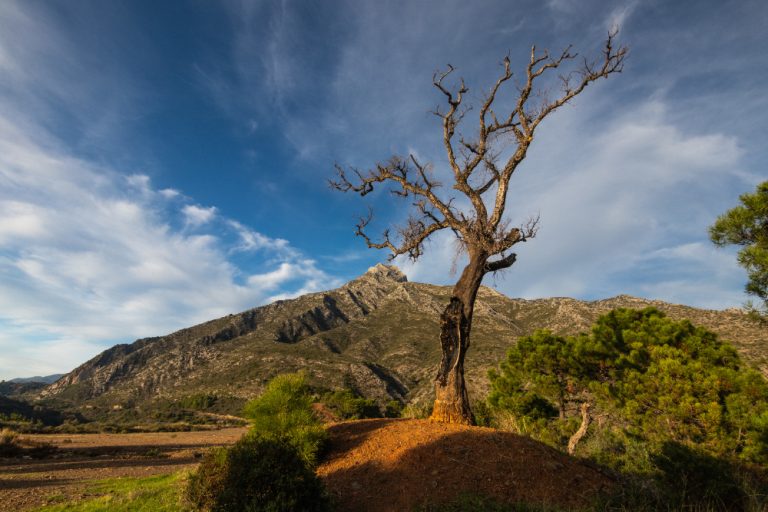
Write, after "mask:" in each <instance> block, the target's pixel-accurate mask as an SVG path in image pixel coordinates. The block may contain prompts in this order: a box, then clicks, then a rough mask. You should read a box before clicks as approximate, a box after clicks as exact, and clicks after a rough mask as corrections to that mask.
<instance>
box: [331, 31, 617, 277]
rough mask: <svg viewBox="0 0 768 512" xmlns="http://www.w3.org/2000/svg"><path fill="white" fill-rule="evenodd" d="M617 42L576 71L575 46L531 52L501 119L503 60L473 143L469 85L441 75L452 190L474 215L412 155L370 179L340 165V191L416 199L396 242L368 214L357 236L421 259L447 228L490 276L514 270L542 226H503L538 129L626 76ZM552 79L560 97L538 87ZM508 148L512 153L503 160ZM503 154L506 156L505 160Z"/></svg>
mask: <svg viewBox="0 0 768 512" xmlns="http://www.w3.org/2000/svg"><path fill="white" fill-rule="evenodd" d="M616 35H617V33H616V32H615V31H614V32H610V33H609V34H608V37H607V39H606V41H605V44H604V47H603V50H602V52H601V55H600V57H599V58H598V59H596V60H595V61H590V60H588V59H584V60H583V63H581V64H576V67H575V68H574V67H572V66H569V64H571V63H573V62H575V60H576V58H577V57H578V54H577V53H575V52H573V51H572V48H571V46H568V47H566V48H565V49H563V50H562V51H561V52H559V53H557V54H550V53H549V51H547V50H543V51H539V50H537V48H536V47H535V46H533V47H531V52H530V57H529V59H528V62H527V64H526V65H525V68H524V78H523V83H522V84H519V85H518V86H517V93H518V94H517V98H516V100H515V102H514V103H513V106H512V108H511V109H510V110H509V111H507V112H505V113H503V112H501V111H500V108H499V107H498V105H497V100H498V98H499V94H500V92H501V91H502V90H503V89H504V88H505V86H506V85H507V84H508V83H510V81H511V79H512V77H513V73H512V65H511V61H510V58H509V55H507V56H505V57H504V59H503V60H502V62H501V66H502V71H501V73H500V74H499V76H498V78H497V79H496V81H495V82H494V83H493V85H492V86H491V87H490V89H489V90H488V92H487V94H485V96H484V97H483V99H482V102H481V103H480V106H479V112H478V125H477V128H476V129H477V131H476V132H475V135H474V136H473V137H465V136H464V135H459V136H457V130H458V127H459V125H460V124H462V121H463V120H464V116H465V114H466V113H467V112H469V111H470V110H471V106H468V105H465V104H464V100H465V97H466V94H467V92H468V91H469V88H468V87H467V85H466V84H465V82H464V80H463V79H459V81H458V84H455V85H454V86H451V85H448V84H447V82H448V79H449V77H451V75H452V74H453V73H454V72H455V69H454V67H453V66H451V65H450V64H449V65H448V66H447V68H446V69H445V70H444V71H438V72H435V73H434V75H433V76H432V83H433V85H434V87H435V88H436V89H437V90H438V91H440V93H441V94H442V95H443V96H444V97H445V101H446V103H447V109H445V110H444V111H443V110H441V109H440V108H437V109H435V111H434V114H435V115H437V116H438V117H440V119H441V122H442V126H443V145H444V147H445V150H446V155H447V158H448V163H449V165H450V168H451V170H452V172H453V175H454V183H453V185H452V188H453V189H454V190H456V191H457V192H461V193H462V194H463V195H464V196H466V197H467V198H468V199H469V201H470V202H471V204H472V209H473V210H474V212H473V213H466V212H464V211H461V210H460V209H457V208H455V207H454V206H453V203H452V201H453V198H449V199H448V200H443V199H441V198H440V197H438V195H437V194H436V193H435V190H436V189H438V188H439V187H440V183H438V182H437V181H436V180H434V179H433V177H432V174H431V167H430V165H429V164H422V163H421V162H419V161H418V160H417V159H416V157H415V156H414V155H409V156H408V157H407V158H401V157H397V156H396V157H393V158H391V159H390V160H389V161H388V162H385V163H383V164H378V165H376V167H375V168H374V169H371V170H369V171H366V172H361V171H359V170H357V169H354V168H350V169H349V170H348V171H346V172H345V169H343V168H342V167H341V166H339V165H336V172H337V179H336V180H334V181H330V185H331V186H332V187H333V188H335V189H337V190H341V191H343V192H355V193H358V194H360V195H361V196H365V195H367V194H369V193H371V192H372V191H373V190H374V189H375V187H376V186H378V185H379V184H382V183H389V184H390V185H392V187H391V188H390V189H389V190H390V192H391V193H393V194H395V195H397V196H401V197H409V196H411V195H413V196H416V199H415V201H413V202H412V206H413V207H414V212H415V215H413V216H411V217H410V218H409V219H408V220H407V222H406V224H405V225H404V226H402V227H401V228H399V229H398V230H397V236H396V237H395V238H394V239H393V238H391V236H390V232H389V231H385V232H384V234H383V239H382V241H380V242H374V241H373V240H371V239H370V238H369V237H368V235H367V234H366V233H365V228H366V227H367V226H368V224H369V223H370V221H371V215H370V214H369V216H368V217H366V218H363V219H361V221H360V223H358V226H357V234H358V235H359V236H362V237H363V238H364V239H365V241H366V244H368V246H369V247H373V248H378V249H388V250H389V251H390V252H391V253H392V256H393V257H394V256H396V255H400V254H408V255H409V256H410V257H411V258H414V259H415V258H418V257H419V256H420V255H421V254H422V250H423V243H424V241H425V240H426V239H427V238H428V237H429V236H430V235H431V234H432V233H434V232H436V231H439V230H441V229H445V228H449V229H451V230H452V231H453V232H454V233H455V234H456V236H457V238H459V240H460V241H461V242H462V244H464V246H465V247H466V248H467V249H468V250H469V251H468V252H469V253H472V254H479V255H481V256H482V257H483V258H485V261H486V262H487V268H488V270H487V271H496V270H501V269H503V268H507V267H508V266H510V265H512V263H514V261H515V256H514V254H509V255H507V256H504V254H506V252H507V251H508V250H509V249H510V248H511V247H512V246H514V245H515V244H517V243H520V242H525V241H527V240H529V239H531V238H533V237H535V236H536V232H537V230H538V223H539V219H538V217H536V218H534V219H531V220H529V221H528V223H527V224H525V225H523V226H520V227H519V228H512V229H508V228H507V227H505V226H506V225H507V222H506V221H504V220H503V219H504V212H505V209H506V201H507V196H508V192H509V182H510V179H511V177H512V175H513V174H514V172H515V170H516V169H517V168H518V166H519V165H520V163H522V161H523V160H524V159H525V157H526V154H527V151H528V148H529V147H530V145H531V143H532V141H533V138H534V134H535V130H536V128H537V127H538V126H539V124H540V123H541V122H542V121H543V120H544V119H545V118H546V117H547V116H548V115H549V114H551V113H552V112H554V111H555V110H557V109H558V108H560V107H561V106H563V105H565V104H566V103H568V102H569V101H570V100H571V99H573V98H574V97H575V96H577V95H578V94H580V93H581V92H582V91H583V90H584V89H585V88H586V87H587V86H588V85H589V84H591V83H593V82H595V81H597V80H599V79H600V78H606V77H608V76H609V75H611V74H613V73H620V72H621V71H622V69H623V65H624V60H625V59H626V56H627V48H626V47H625V46H617V45H616V43H615V38H616ZM569 67H570V69H568V68H569ZM552 73H557V74H556V75H555V76H554V78H555V79H556V81H557V83H559V92H558V93H557V94H554V95H552V97H551V98H550V94H549V91H547V90H544V89H542V88H541V86H540V85H539V80H540V79H541V77H543V76H545V75H550V74H552ZM456 138H458V141H456ZM510 146H511V147H512V151H511V153H505V152H506V151H507V150H509V148H510ZM502 154H507V155H508V156H507V157H505V159H504V160H501V158H500V156H501V155H502ZM478 169H481V171H478ZM348 174H352V175H353V176H351V177H350V176H348ZM494 187H495V197H494V200H493V209H492V210H491V211H490V212H489V211H488V210H489V208H490V207H489V206H488V205H486V202H485V201H484V200H483V197H482V196H483V194H485V193H487V192H489V191H491V190H494ZM494 255H502V256H501V258H499V259H497V260H495V261H493V262H490V261H488V258H490V257H492V256H494Z"/></svg>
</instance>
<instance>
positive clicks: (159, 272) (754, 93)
mask: <svg viewBox="0 0 768 512" xmlns="http://www.w3.org/2000/svg"><path fill="white" fill-rule="evenodd" d="M615 25H619V26H620V27H621V33H620V37H619V38H620V40H621V42H622V43H624V44H627V45H629V47H630V57H629V59H628V61H627V63H626V66H625V69H624V72H623V73H622V74H620V75H614V76H612V77H611V78H610V79H609V80H604V81H601V82H600V83H598V84H596V85H594V86H592V87H590V88H589V89H587V91H586V92H585V93H584V94H582V95H581V96H579V97H577V98H576V100H575V101H574V102H573V104H572V105H569V106H567V107H565V108H563V109H562V110H560V111H558V112H557V113H556V114H554V115H552V116H551V117H549V118H548V119H547V120H545V122H544V123H543V124H542V126H541V127H540V128H539V130H538V131H537V138H536V140H535V141H534V143H533V145H532V147H531V150H530V151H529V153H528V158H527V160H526V162H525V163H524V164H523V166H522V167H521V168H520V169H519V171H518V174H516V176H515V177H514V178H513V183H512V187H511V191H510V196H509V198H510V200H509V206H510V208H509V218H510V220H511V221H512V222H513V223H520V222H523V221H524V220H525V219H526V218H527V217H529V216H531V215H540V216H541V230H540V232H539V234H538V236H537V237H536V239H534V240H532V241H530V242H529V243H526V244H522V245H520V246H517V249H518V250H517V253H518V261H517V263H516V264H515V265H514V266H513V267H512V268H511V269H509V270H508V271H507V272H506V273H505V274H504V275H501V276H496V277H491V276H489V277H488V278H487V282H486V284H488V285H490V286H495V287H496V288H497V289H499V290H500V291H502V292H503V293H505V294H507V295H509V296H512V297H526V298H535V297H549V296H571V297H577V298H582V299H599V298H605V297H610V296H614V295H617V294H622V293H627V294H632V295H637V296H642V297H648V298H656V299H662V300H667V301H672V302H677V303H684V304H690V305H694V306H699V307H706V308H726V307H733V306H738V305H740V304H741V303H742V302H743V301H744V300H745V299H746V296H745V295H744V293H743V285H744V282H745V275H744V272H743V271H742V270H741V269H740V268H739V267H738V266H737V264H736V260H735V256H734V252H733V251H729V250H720V249H715V248H714V247H712V245H711V244H710V243H709V242H708V239H707V235H706V229H707V226H708V225H710V224H711V223H712V221H713V220H714V219H715V217H716V216H717V215H718V214H719V213H722V212H723V211H725V210H726V209H727V208H729V207H731V206H733V205H735V204H736V202H737V197H738V195H739V194H740V193H742V192H745V191H750V190H752V189H753V188H754V186H755V185H756V184H757V183H759V182H760V181H763V180H765V179H766V178H767V177H768V172H767V171H766V164H767V163H768V146H766V144H765V134H766V133H768V94H766V86H765V84H766V83H768V53H766V51H765V48H766V47H768V32H767V31H766V30H765V27H766V26H768V4H767V3H765V2H763V1H761V0H759V1H748V0H744V1H697V2H692V1H690V2H686V1H674V2H673V1H654V0H635V1H616V2H604V1H602V0H600V1H598V0H586V1H585V0H578V1H577V0H549V1H530V2H524V1H514V2H510V1H478V2H466V1H461V2H459V1H437V0H435V1H392V2H373V1H370V2H369V1H351V0H350V1H348V2H335V1H323V2H320V1H283V2H278V1H274V2H266V1H264V2H256V1H244V0H243V1H239V2H237V1H232V2H227V1H222V2H204V1H186V2H182V1H174V2H154V1H152V2H150V1H145V2H142V1H125V2H118V1H110V2H103V1H98V0H94V1H87V0H80V1H78V2H71V1H65V0H60V1H38V0H19V1H16V0H4V1H3V2H2V3H0V379H2V378H6V379H7V378H13V377H18V376H30V375H34V374H48V373H54V372H65V371H69V370H71V369H72V368H74V367H75V366H77V365H78V364H80V363H82V362H83V361H85V360H86V359H88V358H90V357H92V356H93V355H95V354H96V353H98V352H100V351H101V350H103V349H104V348H107V347H108V346H111V345H112V344H115V343H119V342H127V341H131V340H133V339H136V338H139V337H143V336H153V335H161V334H165V333H168V332H171V331H173V330H176V329H179V328H182V327H186V326H189V325H192V324H195V323H197V322H201V321H205V320H208V319H211V318H215V317H217V316H221V315H225V314H228V313H232V312H237V311H241V310H244V309H247V308H250V307H253V306H256V305H260V304H264V303H267V302H269V301H271V300H275V299H277V298H285V297H291V296H295V295H298V294H301V293H305V292H310V291H319V290H323V289H328V288H333V287H336V286H338V285H340V284H341V283H343V282H345V281H347V280H349V279H351V278H354V277H355V276H357V275H359V274H361V273H363V272H364V271H365V270H366V269H367V268H368V267H369V266H371V265H373V264H375V263H377V262H380V261H385V259H386V256H387V255H386V254H385V253H384V252H381V251H373V250H368V249H366V248H365V246H364V244H363V241H362V240H361V239H359V238H356V237H355V236H354V234H353V232H354V223H355V221H356V217H357V216H358V215H360V214H361V213H365V211H366V208H367V207H368V206H369V205H370V206H372V207H373V208H374V210H375V211H376V212H377V217H376V226H375V228H377V229H383V228H384V227H386V226H387V225H390V224H396V223H397V222H398V221H402V220H403V219H404V218H405V217H406V216H407V204H403V203H398V202H397V201H395V200H394V199H393V198H391V197H388V196H387V195H386V194H372V195H369V196H367V197H366V198H364V199H361V198H360V197H357V196H353V195H345V194H341V193H338V192H333V191H331V190H330V189H329V188H328V186H327V185H326V180H327V179H328V178H331V177H332V176H333V165H334V163H336V162H338V163H340V164H343V165H353V166H358V167H361V168H365V167H367V166H370V165H372V164H374V163H375V162H377V161H382V160H385V159H387V158H388V157H389V156H391V155H392V154H407V153H408V152H412V153H414V154H416V155H418V156H419V157H421V159H422V160H424V161H431V162H432V163H433V164H434V168H435V172H436V173H437V174H438V175H439V174H441V173H443V172H445V168H446V161H445V156H444V153H443V149H442V142H441V138H440V130H441V128H440V126H439V120H438V119H437V118H436V117H434V116H433V115H431V114H430V113H429V111H430V110H432V109H434V108H435V107H436V106H437V105H439V104H440V101H441V96H440V94H439V92H437V91H436V90H435V89H434V88H433V87H432V85H431V79H432V73H433V72H434V71H435V70H437V69H438V68H443V67H445V65H446V64H448V63H451V64H452V65H453V66H454V67H456V68H457V76H463V77H465V79H466V81H467V84H468V86H469V87H470V98H471V99H475V100H476V99H478V98H480V97H481V96H482V93H483V91H484V90H487V88H488V87H489V86H490V84H491V83H492V82H493V81H494V80H495V79H496V77H497V76H498V74H499V72H500V67H499V63H500V62H501V59H502V58H503V57H504V55H505V54H507V53H509V54H510V57H511V59H512V66H513V70H514V71H522V67H521V66H522V65H523V64H524V63H525V59H526V56H527V54H528V52H529V51H530V47H531V45H532V44H536V45H537V46H538V47H540V48H549V49H551V50H553V51H558V50H560V49H562V48H563V47H565V46H566V45H568V44H573V45H574V47H575V49H576V50H577V51H579V52H581V53H582V54H585V55H588V54H594V52H595V51H597V50H599V46H600V45H601V44H602V42H603V40H604V38H605V35H606V34H607V32H608V30H609V29H610V28H611V27H613V26H615ZM469 128H470V126H468V128H467V129H469ZM455 254H456V247H455V244H454V242H453V240H452V239H451V238H450V236H448V234H445V235H439V236H437V237H435V238H434V240H433V241H432V242H431V243H430V244H429V245H428V246H427V253H426V254H425V255H424V257H423V258H422V259H421V260H419V261H418V262H416V263H411V262H408V261H400V260H398V261H397V262H396V263H397V264H398V265H400V266H401V268H403V269H404V270H405V271H406V273H407V274H408V276H409V278H410V279H412V280H416V281H424V282H431V283H436V284H448V283H451V282H452V281H453V280H454V279H455V278H456V274H455V271H454V273H452V269H453V268H455V267H456V266H457V265H458V266H459V267H460V266H461V259H460V258H459V259H458V261H457V260H456V256H455Z"/></svg>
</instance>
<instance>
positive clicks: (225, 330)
mask: <svg viewBox="0 0 768 512" xmlns="http://www.w3.org/2000/svg"><path fill="white" fill-rule="evenodd" d="M449 293H450V289H449V288H447V287H438V286H432V285H427V284H419V283H410V282H408V281H407V279H406V277H405V275H403V274H402V273H401V272H400V271H399V270H398V269H397V268H395V267H390V266H385V265H377V266H375V267H373V268H371V269H369V271H368V272H366V273H365V274H364V275H363V276H361V277H359V278H357V279H355V280H353V281H351V282H349V283H347V284H346V285H344V286H342V287H341V288H338V289H336V290H330V291H328V292H322V293H314V294H309V295H305V296H302V297H298V298H296V299H292V300H285V301H278V302H275V303H273V304H269V305H267V306H263V307H259V308H255V309H251V310H248V311H244V312H242V313H239V314H235V315H229V316H226V317H223V318H219V319H216V320H212V321H210V322H206V323H203V324H200V325H197V326H194V327H190V328H188V329H182V330H180V331H178V332H175V333H172V334H169V335H167V336H161V337H155V338H146V339H141V340H137V341H136V342H134V343H132V344H129V345H117V346H115V347H112V348H111V349H109V350H106V351H104V352H103V353H102V354H100V355H98V356H97V357H95V358H93V359H91V360H90V361H88V362H86V363H84V364H83V365H81V366H80V367H78V368H77V369H75V370H74V371H72V372H71V373H69V374H67V375H66V376H64V377H62V378H61V379H59V380H58V381H57V382H56V383H54V384H52V385H50V386H48V387H47V388H45V389H44V390H43V391H42V393H41V396H43V397H46V398H49V399H53V400H59V401H62V403H69V404H71V405H72V406H74V407H75V408H78V407H98V406H105V405H108V404H110V405H109V406H115V405H118V406H120V407H137V408H140V407H141V406H142V404H145V403H147V401H152V400H157V399H161V398H166V399H171V400H173V399H178V398H182V397H185V396H189V395H191V394H196V393H211V394H216V395H217V396H230V397H238V398H242V399H247V398H250V397H252V396H253V395H255V394H256V393H258V392H259V391H260V390H261V389H262V387H263V385H264V383H265V382H266V381H267V380H268V379H269V378H271V377H272V376H274V375H276V374H278V373H284V372H291V371H296V370H300V369H305V370H307V371H308V372H309V374H310V377H311V379H312V380H313V381H314V382H315V384H317V385H320V386H326V387H329V388H332V387H337V386H341V385H342V383H346V384H349V383H352V384H353V385H354V386H355V387H357V388H358V389H359V390H360V391H362V392H363V393H364V394H366V395H367V396H369V397H372V398H376V399H379V400H381V401H384V400H389V399H392V398H394V399H398V400H403V401H410V400H417V401H428V400H429V399H430V398H429V395H430V393H431V391H432V385H431V381H432V376H433V373H434V370H435V367H436V365H437V363H438V362H439V359H440V353H439V345H438V342H437V336H438V332H439V328H438V319H439V313H440V311H442V309H443V307H444V305H445V304H446V303H447V300H448V296H449ZM646 306H655V307H657V308H659V309H661V310H663V311H665V312H666V313H667V314H668V315H669V316H671V317H673V318H688V319H690V320H691V321H692V322H693V323H695V324H699V325H703V326H705V327H707V328H709V329H712V330H714V331H715V332H718V333H719V334H720V335H721V336H722V337H723V338H725V339H727V340H729V341H732V342H733V343H734V344H735V345H736V346H737V348H738V349H739V350H740V352H741V353H742V354H743V355H744V357H745V358H746V359H747V360H748V361H749V362H750V363H752V364H753V365H755V366H756V367H758V368H760V369H761V371H762V372H763V373H764V374H768V359H767V358H766V357H765V355H764V354H765V350H764V349H763V348H762V347H764V346H765V343H766V342H767V341H768V333H766V332H764V331H765V330H764V329H762V328H761V327H760V326H758V325H755V324H754V323H752V322H751V321H750V320H749V319H748V318H747V317H746V316H745V315H743V314H742V313H740V312H738V311H706V310H699V309H695V308H690V307H686V306H678V305H672V304H667V303H663V302H658V301H649V300H644V299H637V298H634V297H628V296H620V297H614V298H612V299H606V300H602V301H594V302H584V301H578V300H574V299H567V298H553V299H538V300H522V299H510V298H508V297H505V296H504V295H502V294H500V293H498V292H495V291H494V290H491V289H489V288H485V287H484V288H481V290H480V293H479V296H478V304H477V305H476V308H475V310H476V317H475V320H474V322H473V334H472V347H471V349H470V351H469V354H468V358H467V365H466V367H467V380H468V386H469V389H470V393H471V394H474V395H482V394H484V393H485V392H486V391H487V386H488V380H487V370H488V368H490V367H493V366H495V365H496V364H498V362H499V360H500V359H501V358H502V357H503V356H504V354H505V352H506V350H507V349H508V348H509V346H510V345H511V344H513V343H514V342H515V340H516V339H517V338H518V337H520V336H523V335H527V334H531V333H532V332H533V331H534V330H536V329H541V328H547V329H551V330H553V331H555V332H558V333H561V334H573V333H577V332H582V331H586V330H588V329H589V327H590V326H591V325H592V323H593V322H594V321H595V319H596V318H597V317H598V316H599V315H601V314H603V313H605V312H607V311H609V310H611V309H613V308H616V307H634V308H640V307H646Z"/></svg>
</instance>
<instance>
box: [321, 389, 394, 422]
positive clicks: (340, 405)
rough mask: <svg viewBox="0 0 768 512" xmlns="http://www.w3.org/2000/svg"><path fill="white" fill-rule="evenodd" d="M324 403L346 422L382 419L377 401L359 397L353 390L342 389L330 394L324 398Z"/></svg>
mask: <svg viewBox="0 0 768 512" xmlns="http://www.w3.org/2000/svg"><path fill="white" fill-rule="evenodd" d="M323 401H324V402H325V404H326V405H327V406H328V407H329V408H330V409H331V410H332V411H334V412H335V413H336V414H338V415H339V417H341V418H342V419H345V420H359V419H363V418H381V411H380V410H379V406H378V405H377V404H376V401H374V400H371V399H370V398H364V397H361V396H358V395H357V394H356V393H355V392H354V391H353V390H351V389H342V390H339V391H334V392H332V393H328V394H327V395H325V396H324V397H323Z"/></svg>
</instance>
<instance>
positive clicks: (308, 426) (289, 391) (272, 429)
mask: <svg viewBox="0 0 768 512" xmlns="http://www.w3.org/2000/svg"><path fill="white" fill-rule="evenodd" d="M312 401H313V400H312V394H311V393H310V389H309V386H308V385H307V382H306V377H305V375H304V374H303V373H289V374H284V375H278V376H277V377H275V378H274V379H272V380H271V381H270V382H269V383H268V384H267V387H266V389H265V390H264V392H263V393H262V394H261V396H259V397H258V398H256V399H254V400H252V401H250V402H248V403H247V404H246V405H245V409H244V411H243V415H244V416H245V417H246V418H247V419H248V420H249V421H250V422H251V432H252V433H253V434H255V435H258V436H259V437H262V438H264V439H271V440H274V441H279V442H283V443H287V444H288V445H290V446H292V447H293V448H294V449H295V450H296V451H297V452H298V454H299V455H300V456H301V458H302V459H303V460H304V461H306V462H307V463H308V464H309V465H310V466H313V465H314V464H315V463H316V462H317V455H318V453H319V451H320V449H321V448H322V445H323V444H324V442H325V440H326V438H327V434H326V432H325V429H324V428H323V426H322V424H321V423H320V421H319V420H318V419H317V418H316V417H315V414H314V411H313V410H312Z"/></svg>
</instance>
